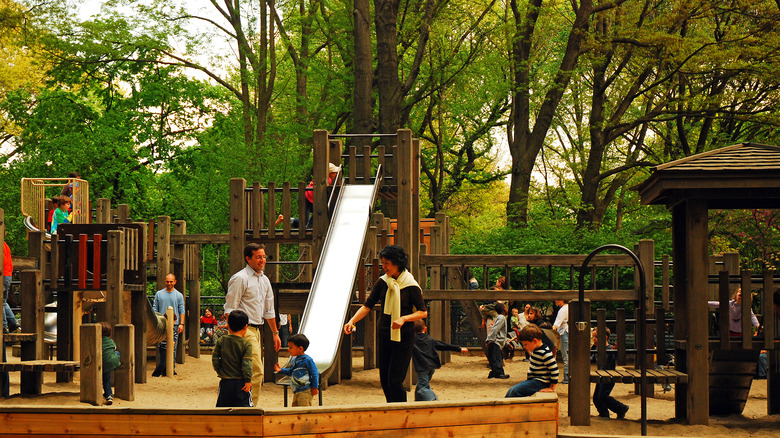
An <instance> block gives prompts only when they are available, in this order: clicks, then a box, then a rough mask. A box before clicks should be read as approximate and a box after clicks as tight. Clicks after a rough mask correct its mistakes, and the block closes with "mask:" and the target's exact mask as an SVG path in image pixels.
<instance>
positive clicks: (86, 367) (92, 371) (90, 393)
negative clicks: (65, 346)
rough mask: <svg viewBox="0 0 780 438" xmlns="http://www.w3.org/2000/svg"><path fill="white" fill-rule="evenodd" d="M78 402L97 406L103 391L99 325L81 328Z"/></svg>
mask: <svg viewBox="0 0 780 438" xmlns="http://www.w3.org/2000/svg"><path fill="white" fill-rule="evenodd" d="M80 332H81V342H80V343H81V362H80V368H79V375H80V379H81V383H80V389H81V390H80V400H81V402H82V403H90V404H92V405H95V406H98V405H99V404H100V398H99V397H100V396H101V395H102V391H103V385H102V383H103V349H102V336H101V332H102V331H101V328H100V324H83V325H82V326H81V330H80Z"/></svg>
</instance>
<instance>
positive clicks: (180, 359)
mask: <svg viewBox="0 0 780 438" xmlns="http://www.w3.org/2000/svg"><path fill="white" fill-rule="evenodd" d="M173 234H174V235H177V236H183V235H185V234H187V222H186V221H182V220H177V221H173ZM172 255H173V257H174V258H176V260H177V263H174V264H173V275H174V276H176V290H178V291H179V292H181V295H182V297H183V298H184V306H185V307H184V312H185V313H184V314H185V320H186V315H187V314H188V313H190V314H191V313H193V310H194V309H193V308H192V305H193V303H192V302H190V300H189V299H188V298H187V275H186V270H185V268H186V266H185V265H186V257H185V253H184V244H181V243H179V244H176V245H173V254H172ZM197 307H198V311H196V312H195V313H194V314H195V315H200V310H199V309H200V303H198V305H197ZM178 323H179V321H176V324H178ZM185 327H186V326H185ZM186 334H187V331H186V330H185V331H183V332H181V334H180V335H179V341H178V342H176V363H184V356H185V354H184V353H185V351H184V345H185V344H184V343H185V341H186V339H185V336H186ZM198 339H200V336H198ZM198 348H200V347H199V346H198Z"/></svg>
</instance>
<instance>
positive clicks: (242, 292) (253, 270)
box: [225, 243, 282, 406]
mask: <svg viewBox="0 0 780 438" xmlns="http://www.w3.org/2000/svg"><path fill="white" fill-rule="evenodd" d="M244 258H245V259H246V264H247V265H246V267H244V269H242V270H240V271H238V272H236V273H235V274H233V276H232V277H230V280H229V281H228V292H227V295H226V296H225V314H226V315H227V314H229V313H230V312H231V311H233V310H235V309H241V310H243V311H244V312H246V314H247V316H249V327H248V329H247V331H246V334H245V335H244V338H246V339H247V340H248V341H249V343H250V344H251V345H252V390H253V391H252V402H253V404H254V406H259V405H258V401H259V399H260V386H261V385H262V384H263V350H262V345H263V342H262V339H263V336H262V334H263V323H265V322H267V323H268V326H269V327H270V328H271V332H272V333H273V339H274V350H276V351H279V348H281V346H282V341H281V339H280V338H279V330H278V329H277V327H276V312H275V310H274V293H273V290H272V289H271V281H270V280H268V277H266V276H265V275H264V274H263V269H264V268H265V260H266V255H265V248H264V247H263V245H261V244H257V243H250V244H249V245H247V246H246V248H244Z"/></svg>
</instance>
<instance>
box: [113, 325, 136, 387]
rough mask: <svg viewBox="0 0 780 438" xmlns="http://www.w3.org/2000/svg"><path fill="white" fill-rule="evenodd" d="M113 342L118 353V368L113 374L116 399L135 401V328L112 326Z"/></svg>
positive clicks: (130, 326) (131, 326)
mask: <svg viewBox="0 0 780 438" xmlns="http://www.w3.org/2000/svg"><path fill="white" fill-rule="evenodd" d="M114 341H115V342H116V347H117V351H119V360H120V361H121V363H120V364H119V368H117V369H116V371H115V372H114V376H115V378H116V381H115V382H114V384H115V385H116V391H115V393H116V398H120V399H122V400H128V401H133V400H135V328H134V327H133V325H132V324H119V325H116V326H114Z"/></svg>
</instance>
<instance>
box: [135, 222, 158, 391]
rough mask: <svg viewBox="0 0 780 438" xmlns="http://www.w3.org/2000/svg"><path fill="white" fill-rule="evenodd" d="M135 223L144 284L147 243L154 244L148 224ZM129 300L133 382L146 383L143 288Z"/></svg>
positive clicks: (146, 301) (142, 282)
mask: <svg viewBox="0 0 780 438" xmlns="http://www.w3.org/2000/svg"><path fill="white" fill-rule="evenodd" d="M135 224H136V225H138V226H139V235H138V240H139V243H138V244H139V246H140V247H141V248H142V250H141V254H143V257H141V260H139V261H138V263H139V268H140V269H141V284H146V278H147V273H146V262H147V260H149V259H150V258H149V254H148V253H147V251H148V250H149V245H148V243H149V242H151V243H152V245H154V242H153V240H152V239H151V238H150V236H149V234H148V233H147V229H148V226H147V225H148V224H147V223H146V222H135ZM152 229H154V228H152ZM130 301H131V302H130V307H131V309H132V315H131V317H130V322H131V323H132V324H133V327H134V330H135V335H134V339H135V344H134V348H135V353H134V358H135V366H134V370H135V383H146V316H147V307H149V299H148V298H147V297H146V291H145V290H144V291H133V292H132V293H131V295H130Z"/></svg>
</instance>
